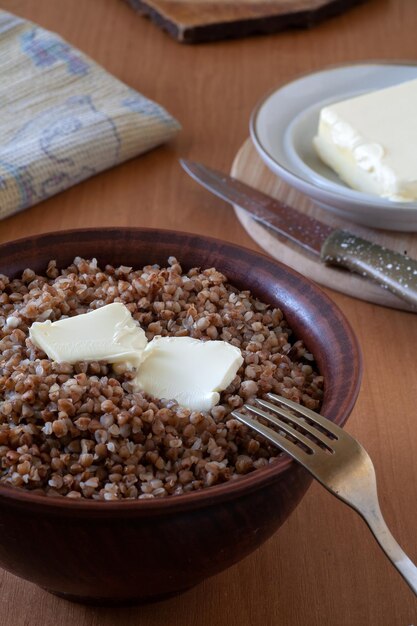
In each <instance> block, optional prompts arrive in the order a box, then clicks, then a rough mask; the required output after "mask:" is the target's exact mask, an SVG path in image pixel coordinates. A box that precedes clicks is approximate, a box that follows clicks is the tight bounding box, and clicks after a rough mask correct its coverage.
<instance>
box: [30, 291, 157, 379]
mask: <svg viewBox="0 0 417 626" xmlns="http://www.w3.org/2000/svg"><path fill="white" fill-rule="evenodd" d="M29 336H30V338H31V340H32V341H33V343H34V344H35V345H36V346H37V347H38V348H41V350H43V351H44V352H45V353H46V354H47V355H48V357H49V358H50V359H52V360H53V361H57V362H58V363H62V362H64V361H65V362H66V363H76V362H78V361H107V362H108V363H122V364H123V365H124V366H125V367H127V368H129V369H132V368H137V367H139V365H140V363H141V362H142V360H143V353H144V350H145V348H146V345H147V343H148V340H147V338H146V335H145V332H144V331H143V329H142V328H141V327H140V326H139V325H138V324H137V323H136V322H135V320H134V319H133V318H132V316H131V314H130V311H129V309H128V308H127V307H126V306H125V305H124V304H122V303H121V302H114V303H112V304H108V305H106V306H103V307H101V308H100V309H97V310H95V311H91V312H89V313H84V314H82V315H75V316H74V317H68V318H65V319H62V320H58V321H57V322H51V321H50V320H47V321H46V322H34V323H33V324H32V326H31V327H30V329H29Z"/></svg>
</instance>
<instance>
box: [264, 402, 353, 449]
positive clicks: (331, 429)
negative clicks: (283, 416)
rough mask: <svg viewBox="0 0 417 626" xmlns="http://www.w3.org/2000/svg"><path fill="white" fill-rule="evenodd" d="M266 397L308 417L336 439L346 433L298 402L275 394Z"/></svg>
mask: <svg viewBox="0 0 417 626" xmlns="http://www.w3.org/2000/svg"><path fill="white" fill-rule="evenodd" d="M266 397H267V398H269V399H270V400H273V401H274V402H278V403H279V404H283V405H284V406H286V407H288V408H289V409H293V410H294V411H296V412H297V413H298V414H301V415H303V416H304V417H307V418H308V419H309V420H311V421H312V422H314V423H315V424H318V425H319V426H321V427H322V428H324V429H325V430H327V431H328V432H329V433H331V434H332V435H334V437H336V438H337V439H339V438H340V437H341V436H343V435H344V431H343V430H342V429H341V428H340V426H337V425H336V424H334V423H333V422H331V421H330V420H329V419H327V418H326V417H323V416H322V415H319V414H318V413H315V412H314V411H311V410H310V409H308V408H307V407H305V406H302V405H301V404H297V402H293V401H292V400H288V398H284V397H283V396H277V395H276V394H275V393H267V394H266Z"/></svg>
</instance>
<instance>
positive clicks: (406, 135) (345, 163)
mask: <svg viewBox="0 0 417 626" xmlns="http://www.w3.org/2000/svg"><path fill="white" fill-rule="evenodd" d="M416 111H417V79H416V80H411V81H407V82H405V83H401V84H399V85H395V86H393V87H388V88H386V89H381V90H379V91H374V92H371V93H368V94H364V95H361V96H357V97H354V98H350V99H349V100H344V101H342V102H338V103H336V104H332V105H329V106H326V107H324V108H323V109H322V110H321V112H320V119H319V127H318V134H317V136H316V137H315V138H314V147H315V149H316V151H317V153H318V155H319V156H320V158H321V159H322V160H323V161H324V162H325V163H326V164H327V165H328V166H329V167H331V168H332V169H333V170H334V171H335V172H337V174H338V175H339V176H340V178H341V179H342V180H343V181H344V182H345V183H347V184H348V185H349V186H350V187H352V188H353V189H357V190H359V191H364V192H366V193H370V194H376V195H378V196H381V197H383V198H388V199H390V200H394V201H402V202H410V201H414V200H416V199H417V114H416Z"/></svg>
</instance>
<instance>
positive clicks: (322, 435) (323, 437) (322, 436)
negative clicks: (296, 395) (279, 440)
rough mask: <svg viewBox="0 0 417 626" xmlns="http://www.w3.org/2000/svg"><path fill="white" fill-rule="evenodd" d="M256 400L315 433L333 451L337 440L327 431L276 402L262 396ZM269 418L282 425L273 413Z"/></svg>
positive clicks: (309, 431) (305, 429)
mask: <svg viewBox="0 0 417 626" xmlns="http://www.w3.org/2000/svg"><path fill="white" fill-rule="evenodd" d="M256 402H257V403H258V404H260V405H261V406H263V407H265V408H266V409H268V410H269V411H272V412H273V413H278V415H281V416H282V417H285V418H286V419H288V420H289V421H291V422H292V423H293V424H296V425H297V426H300V427H301V428H302V429H303V430H304V431H306V432H308V433H310V435H313V437H315V438H316V439H317V440H318V441H320V443H322V444H323V445H324V446H326V448H327V449H328V450H329V451H330V452H333V448H332V445H331V444H332V443H333V442H334V441H335V439H330V437H329V436H328V435H326V434H325V433H322V432H321V431H320V430H318V429H317V428H316V426H312V425H311V424H309V423H308V422H306V421H305V419H304V418H303V417H298V416H297V415H294V414H293V413H290V412H289V411H287V410H286V409H284V408H282V407H280V406H277V405H276V404H271V403H270V402H266V400H262V399H261V398H256ZM268 420H270V421H271V422H273V423H274V424H277V425H278V426H279V425H280V424H278V421H279V420H277V418H276V417H273V416H272V415H269V416H268Z"/></svg>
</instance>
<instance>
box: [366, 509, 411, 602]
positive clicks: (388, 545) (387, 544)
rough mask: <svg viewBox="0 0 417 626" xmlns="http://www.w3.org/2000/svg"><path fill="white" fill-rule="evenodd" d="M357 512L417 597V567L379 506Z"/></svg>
mask: <svg viewBox="0 0 417 626" xmlns="http://www.w3.org/2000/svg"><path fill="white" fill-rule="evenodd" d="M356 510H357V512H358V513H359V514H360V515H361V516H362V518H363V519H364V520H365V522H366V523H367V525H368V526H369V528H370V530H371V532H372V534H373V535H374V537H375V539H376V540H377V542H378V543H379V545H380V546H381V548H382V550H383V551H384V552H385V554H386V555H387V557H388V558H389V559H390V561H391V563H392V564H393V565H394V567H396V569H397V570H398V571H399V573H400V574H401V576H402V577H403V578H404V580H405V581H406V583H407V584H408V585H409V586H410V588H411V589H412V590H413V591H414V593H415V595H417V567H416V566H415V565H414V563H413V562H412V561H411V559H409V557H408V556H407V555H406V554H405V552H404V551H403V549H402V548H401V547H400V546H399V545H398V543H397V541H396V540H395V539H394V537H393V536H392V534H391V531H390V530H389V528H388V526H387V525H386V523H385V520H384V518H383V516H382V513H381V509H380V508H379V505H377V504H376V503H375V504H374V505H373V506H372V508H370V509H368V510H367V511H360V510H359V509H356Z"/></svg>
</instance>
